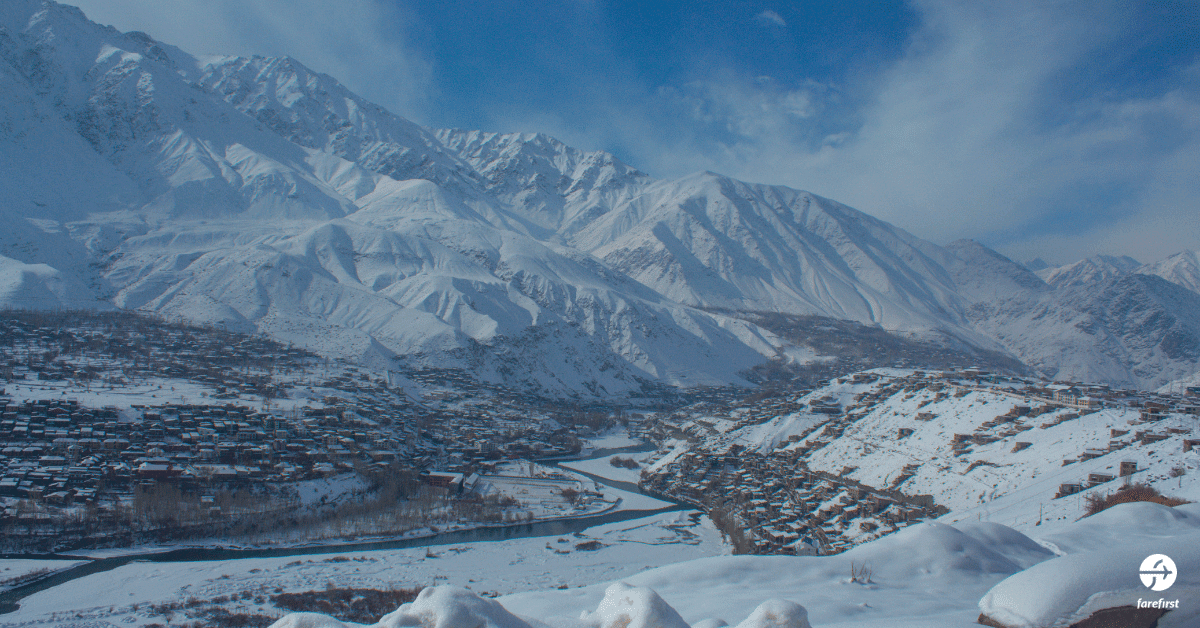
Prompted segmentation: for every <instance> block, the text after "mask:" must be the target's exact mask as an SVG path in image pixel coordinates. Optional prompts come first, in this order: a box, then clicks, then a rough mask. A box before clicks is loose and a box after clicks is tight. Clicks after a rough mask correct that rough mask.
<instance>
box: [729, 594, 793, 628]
mask: <svg viewBox="0 0 1200 628" xmlns="http://www.w3.org/2000/svg"><path fill="white" fill-rule="evenodd" d="M737 628H811V625H810V624H809V623H808V611H807V610H805V609H804V607H803V606H800V605H799V604H797V603H795V602H792V601H789V600H780V599H774V598H772V599H770V600H767V601H766V602H763V603H762V604H759V605H758V608H756V609H754V612H752V613H750V616H749V617H747V618H746V619H745V620H743V621H742V623H740V624H738V625H737Z"/></svg>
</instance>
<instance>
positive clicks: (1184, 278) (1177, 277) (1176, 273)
mask: <svg viewBox="0 0 1200 628" xmlns="http://www.w3.org/2000/svg"><path fill="white" fill-rule="evenodd" d="M1133 272H1136V273H1141V274H1143V275H1156V276H1159V277H1162V278H1163V279H1166V280H1167V281H1169V282H1171V283H1173V284H1176V285H1180V286H1183V287H1184V288H1187V289H1188V290H1191V291H1193V292H1200V255H1198V254H1197V253H1196V252H1195V251H1181V252H1179V253H1176V254H1174V255H1172V256H1170V257H1168V258H1167V259H1164V260H1162V261H1161V262H1154V263H1153V264H1146V265H1145V266H1141V267H1139V268H1137V269H1135V270H1134V271H1133Z"/></svg>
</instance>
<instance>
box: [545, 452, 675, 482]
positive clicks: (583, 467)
mask: <svg viewBox="0 0 1200 628" xmlns="http://www.w3.org/2000/svg"><path fill="white" fill-rule="evenodd" d="M651 453H653V452H650V453H640V454H638V453H635V454H611V455H608V456H602V457H600V458H593V459H591V460H569V461H566V462H561V463H559V464H560V465H562V466H564V467H566V468H568V469H574V470H576V471H583V472H585V473H591V474H592V475H598V476H600V477H602V478H607V479H609V480H617V481H620V482H631V483H633V484H637V482H638V480H639V479H640V478H641V474H642V470H641V468H638V469H630V468H627V467H616V466H613V465H612V463H611V460H612V459H613V458H622V459H632V460H633V461H634V462H637V463H638V465H639V467H644V466H645V464H644V459H645V458H647V457H648V456H649V455H651Z"/></svg>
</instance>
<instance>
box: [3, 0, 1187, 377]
mask: <svg viewBox="0 0 1200 628" xmlns="http://www.w3.org/2000/svg"><path fill="white" fill-rule="evenodd" d="M0 58H2V59H3V61H2V62H0V87H3V90H0V91H2V93H3V96H2V97H0V115H2V116H3V118H2V119H0V160H2V161H0V166H3V167H0V194H2V196H3V198H4V199H5V203H4V208H3V212H2V213H0V221H2V223H3V227H4V229H2V230H0V255H2V256H4V258H5V261H4V267H3V284H2V285H0V298H3V303H4V304H5V305H9V306H17V307H78V306H81V305H89V306H96V307H111V306H112V305H115V306H118V307H122V308H136V309H140V310H143V311H147V312H154V313H158V314H160V315H163V316H167V317H172V318H176V317H183V318H186V319H190V320H192V321H195V322H201V323H209V324H222V325H226V326H229V327H235V328H238V329H243V330H247V331H250V330H256V331H261V332H266V333H269V334H272V335H275V336H277V337H280V338H284V339H287V340H291V341H293V342H296V343H298V344H302V345H304V346H307V347H310V348H313V349H316V350H319V351H321V352H323V353H325V354H329V355H339V356H345V357H350V358H353V359H358V360H366V361H368V362H373V363H374V364H376V366H379V367H386V366H388V365H391V364H395V363H396V362H395V360H396V359H398V358H400V359H403V360H406V361H407V362H408V363H410V364H419V365H431V366H448V365H451V366H461V367H465V368H469V369H471V370H473V371H474V372H475V373H477V374H478V375H479V376H480V377H483V378H485V379H488V380H490V381H496V382H504V383H509V384H514V385H519V386H522V387H528V388H530V389H532V390H536V391H541V392H547V393H553V394H585V395H606V394H614V393H618V392H621V391H626V392H627V391H635V390H640V389H642V388H643V387H644V386H645V385H646V384H648V383H667V384H674V385H696V384H725V383H737V382H741V381H743V380H741V378H740V376H739V373H740V372H742V371H744V370H745V369H748V368H751V367H753V366H755V365H757V364H760V363H762V362H764V361H767V360H770V359H772V358H776V357H779V356H783V355H786V354H787V352H788V350H789V344H790V343H789V341H786V340H784V339H782V338H780V337H778V336H777V335H776V334H773V333H771V332H770V331H768V330H766V329H763V328H761V327H759V326H757V325H755V324H754V323H752V322H750V321H749V320H747V319H748V318H753V317H752V316H749V315H748V313H756V312H782V313H787V314H799V315H816V316H823V317H831V318H837V319H844V320H845V319H848V320H853V321H858V322H861V323H866V324H871V325H878V326H880V327H882V328H883V329H886V330H890V331H894V332H898V333H902V334H905V335H907V336H911V337H915V338H917V339H924V340H928V341H934V342H939V343H944V344H949V345H951V346H954V347H956V348H958V349H961V350H965V351H968V352H969V351H973V350H974V349H975V348H978V349H984V350H988V351H1005V350H1008V351H1010V352H1012V353H1013V354H1014V355H1016V356H1018V357H1021V358H1022V359H1026V358H1027V357H1028V355H1029V354H1028V351H1027V350H1026V348H1025V347H1026V344H1029V345H1030V346H1033V345H1036V344H1037V341H1036V339H1032V338H1031V339H1030V340H1029V343H1014V342H1012V341H1011V339H1012V338H1013V337H1014V335H1019V334H1024V332H1019V331H1018V330H1015V329H1013V327H1014V326H1016V325H1018V324H1019V322H1020V321H1023V320H1024V319H1023V318H1022V317H1023V316H1025V315H1026V314H1027V313H1028V312H1027V311H1026V310H1028V309H1029V308H1027V307H1025V305H1031V304H1033V303H1035V302H1037V303H1040V302H1041V301H1040V300H1039V299H1043V298H1045V296H1044V294H1045V293H1048V292H1049V291H1051V288H1050V287H1049V286H1047V285H1046V284H1045V283H1043V282H1041V281H1040V280H1039V279H1037V277H1034V276H1033V275H1032V274H1030V273H1029V272H1028V271H1027V270H1024V269H1020V267H1017V266H1016V265H1014V264H1012V263H1011V262H1008V260H1006V259H1004V258H1003V257H1002V256H999V255H998V254H995V253H994V252H990V251H987V250H986V249H984V248H983V247H978V246H977V249H976V250H974V252H971V253H969V254H968V253H967V252H965V251H966V249H965V248H964V247H961V246H958V247H956V246H953V245H952V246H951V247H948V248H942V247H939V246H936V245H934V244H932V243H929V242H926V241H924V240H921V239H920V238H918V237H916V236H913V235H911V234H909V233H906V232H904V231H903V230H901V229H898V228H896V227H894V226H892V225H889V224H887V223H885V222H882V221H879V220H877V219H875V218H872V217H870V216H868V215H866V214H863V213H861V212H858V211H856V210H853V209H851V208H849V207H846V206H844V205H841V204H839V203H836V202H834V201H831V200H828V199H823V198H820V197H818V196H815V195H812V194H809V193H807V192H801V191H797V190H792V189H788V188H784V187H780V186H770V185H758V184H747V183H743V182H740V181H736V180H733V179H730V178H728V177H724V176H721V175H717V174H713V173H698V174H695V175H692V176H689V177H684V178H682V179H678V180H668V181H664V180H655V179H653V178H651V177H649V176H647V175H645V174H643V173H641V172H639V171H638V170H636V169H635V168H633V167H631V166H628V165H626V164H623V163H621V162H620V161H619V160H618V159H616V158H615V157H613V156H612V155H609V154H607V153H603V152H586V151H580V150H577V149H574V148H571V147H568V146H565V145H563V144H562V143H560V142H558V141H556V140H554V139H552V138H549V137H546V136H544V135H540V134H508V135H504V134H494V133H483V132H478V131H461V130H430V129H425V128H423V127H421V126H419V125H416V124H414V123H412V122H410V121H408V120H405V119H404V118H402V117H400V116H397V115H395V114H393V113H391V112H388V111H387V110H385V109H383V108H382V107H380V106H378V105H375V104H373V103H370V102H367V101H365V100H363V99H362V98H360V97H358V96H357V95H355V94H353V93H352V92H350V91H349V90H348V89H346V88H345V87H344V86H342V85H341V84H339V83H338V82H337V81H336V80H335V79H333V78H332V77H329V76H326V75H322V74H319V73H316V72H313V71H311V70H309V69H308V68H306V67H304V66H303V65H302V64H301V63H300V62H298V61H296V60H294V59H289V58H263V57H251V58H243V57H196V56H193V55H190V54H188V53H186V52H184V51H182V50H179V49H177V48H174V47H172V46H169V45H167V44H163V43H160V42H157V41H155V40H153V39H151V38H150V37H148V36H146V35H144V34H142V33H120V32H118V31H116V30H114V29H112V28H109V27H102V26H99V25H96V24H94V23H92V22H90V21H88V20H87V18H86V17H85V16H84V15H83V14H82V13H81V12H80V11H79V10H77V9H75V8H72V7H69V6H64V5H59V4H56V3H54V2H49V1H43V0H11V1H10V2H6V3H4V5H3V6H2V7H0ZM1014 268H1015V269H1014ZM1164 268H1165V267H1164ZM1173 268H1174V267H1173ZM1016 269H1019V270H1020V272H1018V270H1016ZM1163 272H1167V271H1166V270H1164V271H1163ZM1160 301H1161V302H1162V303H1168V302H1169V303H1170V304H1171V305H1170V307H1175V306H1176V305H1179V304H1181V303H1182V304H1183V305H1187V306H1189V307H1190V304H1189V303H1184V302H1183V301H1180V300H1179V299H1165V300H1160ZM1023 304H1024V305H1023ZM1164 307H1166V306H1164ZM996 310H1005V311H1008V312H1009V314H1010V315H1009V316H1008V317H1007V318H1005V319H1004V320H1002V321H1000V322H996V321H992V320H990V319H989V318H988V317H987V316H986V313H987V312H989V311H996ZM739 313H747V315H739ZM1071 316H1074V315H1073V314H1072V315H1071ZM1068 318H1070V316H1068ZM1177 318H1178V319H1179V320H1190V319H1188V318H1187V316H1180V317H1177ZM1106 320H1110V319H1106ZM1181 324H1182V323H1181ZM1120 325H1121V326H1122V329H1127V330H1128V329H1129V325H1126V324H1125V323H1123V322H1122V323H1120ZM1167 328H1171V326H1170V325H1167ZM1182 328H1187V325H1183V327H1181V329H1182ZM1137 331H1138V330H1137V329H1134V330H1133V331H1132V332H1131V333H1134V334H1136V333H1137ZM1060 332H1061V329H1060V328H1059V327H1056V326H1050V327H1047V328H1045V329H1041V328H1039V329H1038V333H1046V334H1057V333H1060ZM1164 333H1166V332H1164ZM1025 335H1026V336H1031V335H1032V334H1025ZM1085 341H1086V338H1083V339H1081V340H1080V341H1079V343H1077V344H1078V345H1079V346H1078V347H1074V346H1072V348H1071V349H1072V350H1073V351H1076V353H1078V354H1079V355H1082V356H1084V357H1083V358H1079V359H1082V360H1088V359H1091V358H1090V356H1091V355H1092V353H1089V352H1094V351H1101V352H1106V351H1107V350H1106V349H1103V348H1100V349H1097V348H1096V346H1093V345H1088V344H1087V343H1086V342H1085ZM1105 355H1110V356H1111V357H1112V359H1113V360H1117V361H1119V362H1122V363H1123V364H1124V363H1125V361H1127V360H1130V359H1136V357H1137V356H1135V355H1133V354H1127V353H1121V352H1119V351H1117V352H1115V353H1113V352H1106V353H1105ZM1163 355H1164V356H1166V357H1164V360H1166V361H1165V362H1162V365H1165V366H1163V368H1166V367H1167V366H1170V364H1168V363H1170V361H1171V360H1173V359H1174V358H1171V357H1170V355H1169V354H1168V353H1163ZM1035 357H1036V356H1035ZM1072 359H1074V358H1072ZM1033 362H1034V363H1035V364H1044V366H1045V367H1046V368H1048V369H1051V368H1053V367H1055V365H1054V364H1051V363H1050V362H1045V361H1043V362H1038V361H1037V360H1033ZM1171 364H1173V363H1171ZM1155 365H1156V367H1157V366H1158V365H1159V363H1157V362H1156V363H1155ZM1172 368H1173V367H1172ZM1048 372H1049V373H1050V374H1057V371H1053V370H1052V371H1048ZM1114 372H1115V371H1114ZM1172 374H1174V371H1172ZM1150 376H1153V377H1157V375H1153V374H1151V375H1148V377H1150Z"/></svg>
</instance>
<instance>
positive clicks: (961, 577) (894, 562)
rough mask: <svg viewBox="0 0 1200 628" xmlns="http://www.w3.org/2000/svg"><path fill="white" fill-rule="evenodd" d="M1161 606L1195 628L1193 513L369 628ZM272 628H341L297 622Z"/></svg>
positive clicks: (943, 531)
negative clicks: (1164, 583) (1165, 584)
mask: <svg viewBox="0 0 1200 628" xmlns="http://www.w3.org/2000/svg"><path fill="white" fill-rule="evenodd" d="M1048 538H1052V539H1053V540H1052V541H1051V540H1047V539H1048ZM1089 539H1090V540H1092V541H1094V542H1095V543H1099V544H1102V545H1096V544H1093V543H1091V542H1089V541H1088V540H1089ZM1052 550H1053V551H1052ZM1156 553H1162V554H1167V555H1168V556H1170V557H1171V558H1173V559H1174V560H1175V563H1176V566H1177V570H1178V572H1179V575H1178V580H1177V581H1176V582H1175V584H1174V585H1173V586H1172V587H1171V588H1170V589H1168V590H1166V591H1161V592H1155V591H1151V590H1149V589H1147V588H1146V587H1144V586H1143V585H1142V584H1141V581H1140V579H1139V574H1138V571H1139V568H1140V565H1141V562H1142V560H1143V559H1144V558H1145V557H1146V556H1149V555H1151V554H1156ZM852 564H853V565H856V566H857V567H858V568H859V571H858V572H857V574H858V576H859V577H858V578H857V579H852V578H851V577H850V573H851V570H850V567H851V565H852ZM864 567H865V568H866V572H867V575H866V576H865V577H863V574H864V572H863V571H862V568H864ZM1160 597H1161V598H1164V599H1166V600H1175V599H1178V600H1180V606H1179V608H1178V609H1172V610H1170V611H1169V612H1167V613H1166V614H1164V615H1163V616H1162V617H1161V618H1159V620H1158V622H1159V623H1158V626H1159V627H1160V628H1171V627H1183V626H1195V625H1197V622H1198V621H1200V602H1197V601H1200V505H1197V504H1189V505H1185V506H1179V507H1176V508H1168V507H1166V506H1160V505H1157V504H1144V503H1141V504H1122V505H1120V506H1116V507H1114V508H1111V509H1109V510H1107V511H1105V512H1103V513H1100V514H1098V515H1095V516H1092V517H1088V518H1086V519H1083V520H1081V521H1077V522H1074V523H1070V524H1066V525H1064V526H1061V527H1059V528H1056V529H1054V530H1053V531H1051V532H1050V534H1048V535H1047V537H1046V538H1042V539H1040V540H1034V539H1032V538H1030V537H1029V536H1026V535H1025V534H1022V533H1021V532H1019V531H1017V530H1014V529H1012V528H1009V527H1007V526H1003V525H999V524H995V523H988V522H978V523H970V524H966V523H963V524H957V525H954V526H950V525H946V524H942V523H938V522H933V521H930V522H925V523H921V524H918V525H914V526H911V527H909V528H906V529H904V530H902V531H900V532H897V533H895V534H892V535H889V536H886V537H883V538H881V539H879V540H877V541H873V542H870V543H866V544H863V545H860V546H858V547H856V548H854V549H852V550H850V551H848V552H845V553H843V554H839V555H834V556H718V557H712V558H704V559H699V560H692V561H686V562H680V563H675V564H672V565H667V566H664V567H660V568H657V569H650V570H647V571H644V572H642V573H640V574H636V575H633V576H630V577H627V578H624V579H622V581H620V582H615V583H604V584H597V585H592V586H588V587H582V588H572V589H567V590H547V591H530V592H526V593H518V594H514V595H508V596H504V597H502V598H499V599H498V600H488V599H482V598H479V597H477V596H475V594H474V593H471V592H470V591H467V590H465V589H459V588H454V587H450V586H441V587H433V588H430V589H426V590H425V591H424V592H423V593H422V594H421V596H420V597H419V598H418V599H417V600H416V601H414V602H413V603H411V604H406V605H404V606H402V607H400V608H399V609H398V610H397V611H395V612H394V613H392V614H390V615H387V616H385V617H383V618H382V619H381V620H380V622H379V623H378V624H376V625H375V627H374V628H393V627H399V626H421V627H423V628H547V627H549V628H688V627H689V626H690V627H692V628H719V627H721V626H731V625H732V626H736V627H737V628H812V627H814V626H815V627H817V628H822V627H832V626H837V627H840V628H851V627H853V628H865V627H868V626H869V627H876V626H886V627H888V628H895V627H898V626H903V627H913V628H917V627H920V628H941V627H944V628H950V627H954V628H961V627H964V626H969V625H978V624H976V621H977V620H978V619H980V613H981V612H982V613H983V619H985V620H986V621H990V622H992V625H995V626H1003V627H1004V628H1067V627H1069V626H1074V625H1076V624H1078V622H1080V621H1084V620H1088V618H1089V617H1095V613H1097V612H1098V611H1099V612H1101V613H1102V614H1103V613H1106V612H1108V611H1106V609H1114V608H1120V607H1126V606H1136V605H1137V602H1138V599H1139V598H1140V599H1141V600H1143V601H1153V600H1158V599H1159V598H1160ZM727 618H729V619H734V620H737V618H744V619H743V620H742V621H740V623H739V622H737V621H733V622H730V621H726V619H727ZM1092 621H1095V620H1094V619H1093V620H1092ZM322 622H324V623H322ZM330 622H332V623H330ZM1079 625H1081V626H1092V625H1093V624H1079ZM1098 625H1105V624H1098ZM1117 625H1121V624H1117ZM275 626H276V628H301V627H306V628H348V627H349V626H350V625H348V624H343V623H341V622H337V621H336V620H333V619H329V618H324V617H321V616H314V615H310V614H293V615H289V616H287V617H284V618H283V619H281V620H279V622H277V623H276V624H275Z"/></svg>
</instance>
